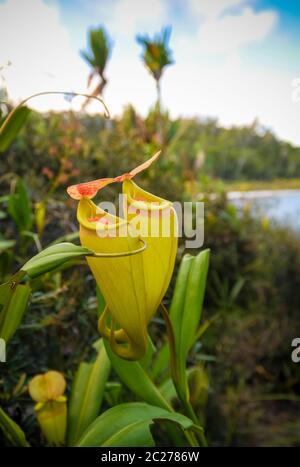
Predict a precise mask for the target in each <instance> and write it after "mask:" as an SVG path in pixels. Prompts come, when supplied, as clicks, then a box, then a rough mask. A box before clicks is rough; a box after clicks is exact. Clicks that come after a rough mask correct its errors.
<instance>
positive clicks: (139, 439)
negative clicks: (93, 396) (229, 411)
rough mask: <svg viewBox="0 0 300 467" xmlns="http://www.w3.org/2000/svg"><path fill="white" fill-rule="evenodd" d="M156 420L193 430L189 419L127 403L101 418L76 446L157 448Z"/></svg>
mask: <svg viewBox="0 0 300 467" xmlns="http://www.w3.org/2000/svg"><path fill="white" fill-rule="evenodd" d="M157 419H160V420H161V419H164V420H170V421H173V422H175V423H178V424H179V425H180V426H181V427H182V428H183V429H187V428H190V427H192V426H193V422H192V421H191V420H190V419H189V418H187V417H185V416H184V415H181V414H179V413H175V412H168V411H167V410H164V409H162V408H160V407H153V406H151V405H148V404H144V403H138V402H136V403H126V404H121V405H117V406H116V407H113V408H111V409H109V410H107V411H106V412H104V413H103V414H102V415H100V417H98V418H97V419H96V420H95V421H94V423H92V425H91V426H90V427H89V428H88V429H87V430H86V432H85V433H84V434H83V436H82V438H81V439H80V440H79V442H78V444H77V446H79V447H104V446H109V447H124V446H128V447H130V446H132V447H138V446H144V447H148V446H154V445H155V444H154V441H153V438H152V435H151V432H150V425H151V424H152V423H153V421H154V420H157Z"/></svg>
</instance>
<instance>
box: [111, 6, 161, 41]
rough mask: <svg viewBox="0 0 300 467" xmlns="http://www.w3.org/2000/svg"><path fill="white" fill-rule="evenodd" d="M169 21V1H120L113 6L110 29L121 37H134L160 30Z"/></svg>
mask: <svg viewBox="0 0 300 467" xmlns="http://www.w3.org/2000/svg"><path fill="white" fill-rule="evenodd" d="M166 20H167V0H150V1H148V0H147V1H143V0H119V1H117V2H115V4H114V6H112V20H111V21H110V29H111V30H112V31H113V32H114V33H117V34H120V35H133V34H134V33H137V32H143V29H144V30H145V31H148V30H149V28H150V29H152V28H153V27H155V28H159V27H160V26H161V24H164V21H166Z"/></svg>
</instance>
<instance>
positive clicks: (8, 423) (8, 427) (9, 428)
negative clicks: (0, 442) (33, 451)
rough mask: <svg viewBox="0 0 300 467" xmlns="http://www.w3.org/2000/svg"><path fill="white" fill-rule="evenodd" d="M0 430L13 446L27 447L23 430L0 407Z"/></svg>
mask: <svg viewBox="0 0 300 467" xmlns="http://www.w3.org/2000/svg"><path fill="white" fill-rule="evenodd" d="M0 428H1V430H2V431H3V433H4V435H5V437H6V438H7V439H8V440H9V442H11V443H12V444H13V445H14V446H19V447H23V448H26V447H29V446H30V445H29V443H28V441H27V440H26V438H25V434H24V432H23V430H22V429H21V428H20V427H19V425H17V423H16V422H14V421H13V420H12V419H11V418H10V417H9V416H8V415H7V414H6V413H5V412H4V411H3V410H2V408H1V407H0Z"/></svg>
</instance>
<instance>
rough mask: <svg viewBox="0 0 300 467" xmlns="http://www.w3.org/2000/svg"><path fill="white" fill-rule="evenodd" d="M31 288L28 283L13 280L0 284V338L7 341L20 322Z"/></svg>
mask: <svg viewBox="0 0 300 467" xmlns="http://www.w3.org/2000/svg"><path fill="white" fill-rule="evenodd" d="M30 294H31V289H30V287H29V285H28V284H16V285H15V284H14V282H13V281H11V282H8V283H6V284H2V285H1V286H0V338H1V339H4V340H5V342H6V343H7V342H8V341H9V340H10V339H11V338H12V336H13V335H14V333H15V332H16V330H17V328H18V326H19V325H20V323H21V320H22V317H23V314H24V312H25V310H26V308H27V305H28V301H29V298H30Z"/></svg>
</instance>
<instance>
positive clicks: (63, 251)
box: [22, 243, 92, 279]
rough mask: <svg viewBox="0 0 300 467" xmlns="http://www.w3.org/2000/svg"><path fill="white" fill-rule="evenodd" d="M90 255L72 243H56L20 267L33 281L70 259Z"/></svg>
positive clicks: (86, 250) (89, 252)
mask: <svg viewBox="0 0 300 467" xmlns="http://www.w3.org/2000/svg"><path fill="white" fill-rule="evenodd" d="M90 254H92V251H91V250H89V249H88V248H83V247H81V246H77V245H74V244H73V243H58V244H56V245H52V246H50V247H48V248H46V249H45V250H43V251H41V252H40V253H38V254H37V255H36V256H34V257H33V258H31V259H30V260H29V261H27V263H26V264H24V266H23V267H22V271H25V272H27V274H28V276H29V277H30V278H32V279H34V278H35V277H38V276H40V275H42V274H45V273H46V272H49V271H52V270H53V269H56V268H57V267H59V266H61V265H62V264H64V263H66V262H67V261H69V260H71V259H74V258H77V257H79V256H86V255H90Z"/></svg>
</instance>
